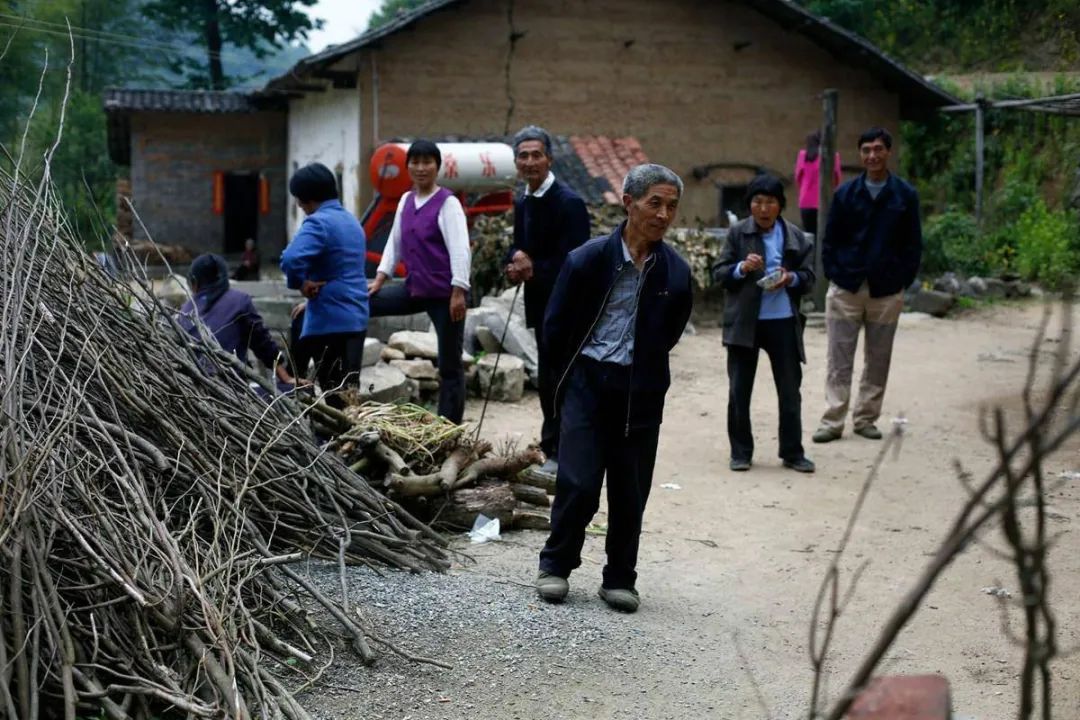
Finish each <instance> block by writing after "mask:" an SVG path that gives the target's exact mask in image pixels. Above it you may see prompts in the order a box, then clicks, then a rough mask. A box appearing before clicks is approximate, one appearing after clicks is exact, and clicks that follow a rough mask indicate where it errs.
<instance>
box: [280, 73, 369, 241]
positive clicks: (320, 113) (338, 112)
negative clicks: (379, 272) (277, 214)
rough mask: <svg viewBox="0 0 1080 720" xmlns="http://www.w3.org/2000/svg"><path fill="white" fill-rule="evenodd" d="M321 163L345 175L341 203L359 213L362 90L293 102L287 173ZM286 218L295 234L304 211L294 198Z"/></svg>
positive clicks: (316, 94)
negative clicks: (307, 165)
mask: <svg viewBox="0 0 1080 720" xmlns="http://www.w3.org/2000/svg"><path fill="white" fill-rule="evenodd" d="M311 162H321V163H322V164H323V165H325V166H326V167H328V168H330V170H331V171H333V172H335V173H340V175H341V184H342V188H341V204H342V205H344V206H345V208H346V209H347V210H348V211H349V212H351V213H353V214H354V215H357V216H359V214H360V208H358V207H357V202H358V198H359V195H360V186H359V182H358V181H359V177H360V168H359V163H360V93H359V91H358V90H356V89H342V90H335V89H329V90H326V91H325V92H309V93H307V94H305V95H304V97H301V98H295V99H293V100H291V101H290V102H289V154H288V168H287V172H286V175H287V177H290V178H291V177H292V174H293V172H294V171H295V170H296V168H299V167H302V166H304V165H306V164H308V163H311ZM290 203H291V205H292V207H291V208H290V210H289V212H288V213H287V214H286V217H285V227H286V232H287V234H288V237H290V238H291V237H292V236H293V235H294V234H295V233H296V230H297V228H299V227H300V223H301V222H302V221H303V219H304V214H303V212H302V211H301V210H299V209H298V208H297V207H296V203H295V201H294V200H291V199H290Z"/></svg>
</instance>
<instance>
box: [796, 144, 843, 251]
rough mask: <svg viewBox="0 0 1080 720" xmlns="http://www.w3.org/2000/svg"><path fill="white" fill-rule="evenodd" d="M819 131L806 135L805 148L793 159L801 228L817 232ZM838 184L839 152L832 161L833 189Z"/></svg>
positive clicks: (819, 159) (819, 158) (819, 184)
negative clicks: (796, 158) (797, 187)
mask: <svg viewBox="0 0 1080 720" xmlns="http://www.w3.org/2000/svg"><path fill="white" fill-rule="evenodd" d="M820 146H821V133H820V132H817V131H814V132H812V133H810V134H809V135H807V136H806V148H805V149H804V150H800V151H799V158H798V160H796V161H795V184H796V185H798V186H799V212H800V213H801V214H802V226H803V230H805V231H806V232H810V233H816V232H817V214H818V192H819V188H820V187H821V182H820V180H819V177H820V175H819V173H820V166H821V154H820V153H819V152H818V149H819V148H820ZM839 184H840V153H836V158H835V160H834V162H833V185H832V186H833V190H835V189H836V186H837V185H839Z"/></svg>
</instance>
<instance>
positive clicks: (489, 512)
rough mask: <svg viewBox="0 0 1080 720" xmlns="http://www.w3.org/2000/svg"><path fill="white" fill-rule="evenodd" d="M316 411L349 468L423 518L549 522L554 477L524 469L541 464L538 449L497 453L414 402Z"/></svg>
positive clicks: (537, 525)
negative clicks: (411, 403)
mask: <svg viewBox="0 0 1080 720" xmlns="http://www.w3.org/2000/svg"><path fill="white" fill-rule="evenodd" d="M313 410H314V412H315V413H317V414H318V416H319V417H318V420H317V423H318V424H319V426H320V427H321V428H322V430H323V432H327V433H329V434H331V435H333V436H334V440H333V441H332V442H331V443H330V448H331V449H332V450H333V451H334V452H336V453H337V454H338V455H340V456H341V457H342V459H343V460H344V461H345V462H346V464H348V466H349V468H350V469H351V470H352V471H354V472H356V473H359V474H360V475H361V476H363V477H365V478H367V480H368V482H369V483H371V484H372V485H373V486H374V487H376V488H378V489H379V490H380V491H382V492H385V493H387V494H388V495H389V496H390V497H391V498H393V499H394V500H395V501H397V502H399V503H400V504H401V505H402V506H403V507H405V508H406V509H408V510H409V511H410V512H412V513H413V514H414V515H416V516H417V517H419V518H421V519H424V520H428V521H430V522H432V523H435V524H437V525H439V526H446V527H448V528H452V529H460V528H466V527H470V526H472V524H473V521H474V520H475V519H476V517H477V515H480V514H483V515H485V516H487V517H488V518H498V519H499V522H500V525H501V526H502V527H504V528H507V527H509V528H530V529H547V528H549V527H550V524H551V520H550V515H549V511H548V508H549V507H550V505H551V498H550V497H549V493H551V494H554V492H555V483H554V479H553V478H546V477H543V476H539V475H537V474H536V473H529V472H526V470H527V469H528V468H530V467H531V466H533V465H537V464H540V463H543V462H544V455H543V453H542V452H540V450H539V449H538V448H535V447H528V448H526V449H524V450H521V451H518V450H517V449H516V448H515V447H514V446H513V445H512V444H509V443H507V444H505V445H504V446H503V447H501V448H499V450H498V451H496V450H495V449H494V448H493V447H492V445H491V443H489V442H487V441H483V440H480V441H478V440H476V439H474V438H472V437H470V436H469V434H468V428H467V427H466V426H462V425H455V424H454V423H451V422H449V421H447V420H445V419H443V418H440V417H437V416H436V415H434V414H432V413H431V412H429V411H427V410H425V409H424V408H422V407H419V406H416V405H408V404H401V405H399V404H383V403H376V402H365V403H360V404H355V405H349V406H348V407H346V408H345V409H344V410H343V411H338V410H334V409H332V408H329V407H327V406H325V405H322V404H319V405H317V406H313Z"/></svg>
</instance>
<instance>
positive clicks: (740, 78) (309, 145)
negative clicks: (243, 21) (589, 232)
mask: <svg viewBox="0 0 1080 720" xmlns="http://www.w3.org/2000/svg"><path fill="white" fill-rule="evenodd" d="M830 87H831V88H837V89H838V90H839V92H840V107H839V137H838V140H839V146H840V149H841V153H842V154H843V156H844V159H845V165H848V164H851V163H854V161H855V152H854V146H855V140H856V138H857V136H858V133H859V132H860V131H861V130H862V129H864V128H866V127H868V126H870V125H884V126H886V127H890V128H896V127H897V125H898V123H899V122H900V121H901V120H907V119H918V118H921V117H924V116H926V115H928V114H931V113H933V112H934V111H935V110H936V108H938V107H941V106H944V105H948V104H953V103H955V102H957V101H956V99H955V98H953V97H952V96H950V95H949V94H948V93H946V92H945V91H943V90H941V89H940V88H938V87H936V86H935V85H933V84H932V83H930V82H928V81H927V80H925V79H924V78H922V77H921V76H919V75H917V74H915V73H913V72H912V71H910V70H908V69H907V68H905V67H903V66H902V65H900V64H898V63H896V62H895V61H893V60H891V59H890V58H888V57H887V56H885V55H884V54H882V53H881V52H880V51H879V50H877V49H876V48H875V47H874V46H872V45H871V44H869V43H868V42H867V41H865V40H863V39H862V38H860V37H858V36H856V35H853V34H851V33H849V32H847V31H845V30H843V29H841V28H839V27H837V26H836V25H834V24H832V23H830V22H829V21H827V20H825V19H823V18H820V17H818V16H815V15H813V14H812V13H809V12H807V11H806V10H804V9H802V8H801V7H799V6H797V5H795V4H794V3H792V2H790V0H715V1H713V2H700V1H698V0H668V1H667V2H655V1H654V0H617V1H616V0H588V1H587V2H586V1H579V2H574V1H573V0H559V1H557V2H541V1H540V0H430V1H429V2H427V3H425V4H424V5H422V6H420V7H419V8H417V9H416V10H414V11H412V12H409V13H406V14H403V15H401V16H400V17H399V18H397V19H396V20H395V21H394V22H392V23H390V24H388V25H385V26H383V27H380V28H378V29H376V30H373V31H370V32H367V33H365V34H363V35H361V36H359V37H358V38H356V39H355V40H352V41H350V42H347V43H344V44H342V45H338V46H333V47H331V48H328V49H327V50H325V51H323V52H321V53H318V54H315V55H312V56H310V57H308V58H305V59H304V60H302V61H300V62H299V63H297V64H296V65H295V66H294V67H293V68H292V69H291V70H290V71H289V72H288V73H286V74H284V75H282V76H281V77H279V78H276V79H275V80H273V81H271V82H270V83H269V84H268V85H267V87H266V88H265V89H264V90H263V91H261V92H260V93H257V94H255V95H253V96H248V97H250V98H255V99H258V98H261V100H260V101H261V102H266V101H267V98H270V97H272V96H273V95H274V94H276V96H277V97H278V99H279V100H278V101H279V102H281V103H283V104H284V105H285V106H287V122H286V121H285V113H284V112H282V111H281V110H278V109H274V110H273V111H272V112H271V113H269V114H267V113H266V112H265V111H262V112H261V113H256V114H255V115H254V116H253V115H252V114H251V113H248V114H246V115H242V114H234V115H233V117H229V115H228V114H227V113H226V114H218V115H214V116H212V117H210V116H207V117H203V118H201V119H200V120H199V121H198V122H196V121H194V119H193V118H192V117H191V116H190V115H189V116H184V117H180V114H179V113H175V115H176V117H175V118H171V119H166V118H165V117H164V116H161V115H159V116H157V118H158V122H159V123H161V124H162V125H165V126H167V127H168V128H169V130H168V132H166V131H165V130H162V129H155V128H153V127H152V126H151V125H152V123H151V119H152V118H151V116H150V115H149V114H146V113H142V114H140V113H136V112H133V113H132V114H131V127H132V134H131V143H130V147H131V150H130V153H131V163H132V185H133V193H134V195H135V197H136V199H137V201H138V202H137V204H138V205H140V206H141V207H144V208H147V204H148V203H149V200H148V197H149V196H148V194H147V193H148V192H149V191H148V189H147V187H146V186H145V185H144V184H143V183H144V182H146V179H145V178H144V177H143V176H144V175H145V173H146V172H149V168H151V167H157V165H156V163H158V162H159V161H160V162H163V163H167V162H168V160H167V158H166V157H165V153H166V152H168V148H167V147H166V145H164V144H162V143H164V142H166V141H167V142H172V143H174V145H172V146H171V147H172V148H173V149H174V150H175V151H176V153H177V155H176V158H175V159H177V160H179V159H181V158H182V157H183V156H185V155H186V156H188V157H190V156H192V155H199V156H215V155H216V154H217V153H218V152H219V150H225V149H226V148H225V146H227V145H229V144H230V143H232V142H233V139H236V136H235V135H227V132H228V131H229V130H228V129H229V128H231V127H233V126H232V125H230V123H232V122H236V123H237V125H238V126H239V127H244V126H246V125H250V124H251V122H252V121H253V120H254V117H259V116H260V115H267V117H266V118H264V119H263V120H260V121H259V122H258V123H257V125H258V126H259V128H260V130H259V132H258V133H257V134H258V135H259V136H260V137H265V138H267V139H268V140H267V141H268V142H269V138H270V137H271V136H277V137H281V138H282V139H281V141H280V142H281V147H280V148H279V150H278V155H277V156H276V157H277V158H278V159H279V160H280V163H279V164H278V166H277V169H276V171H275V172H276V174H274V173H271V172H267V177H268V178H272V179H273V182H277V179H279V178H281V177H282V175H284V174H287V173H290V172H291V171H292V169H294V168H296V167H299V166H300V165H302V164H304V163H307V162H311V161H316V160H317V161H320V162H323V163H324V164H326V165H327V166H328V167H330V168H332V169H334V170H335V171H336V172H337V174H338V176H339V178H340V184H341V187H342V200H343V202H344V204H345V205H346V207H348V208H349V209H350V210H352V211H353V212H355V213H356V214H357V215H359V214H361V213H362V211H363V209H364V208H365V207H366V205H367V204H368V202H370V200H371V196H372V189H371V186H370V182H369V179H368V172H367V163H368V160H369V158H370V157H371V155H372V153H373V152H374V150H375V148H376V147H378V146H379V145H380V144H382V142H384V141H385V140H387V139H390V138H402V137H418V136H428V137H447V136H466V137H492V136H506V135H508V134H511V133H512V132H513V131H514V130H516V129H517V128H519V127H521V126H522V125H525V124H528V123H536V124H540V125H543V126H545V127H546V128H547V129H548V130H549V131H551V132H552V133H554V134H556V135H561V136H567V137H573V136H587V137H633V138H636V139H637V141H639V142H640V146H641V148H642V149H643V150H644V153H645V154H647V156H648V157H649V158H650V159H651V160H653V161H654V162H660V163H663V164H666V165H669V166H670V167H672V168H673V169H674V170H676V171H677V172H678V173H680V175H682V177H683V178H684V180H685V181H686V184H687V188H686V193H685V196H684V199H683V203H682V217H681V221H682V222H684V223H691V222H693V221H694V220H695V219H701V220H703V221H705V222H707V223H712V222H714V221H715V220H716V219H717V217H718V216H720V215H721V209H722V208H725V207H731V206H732V205H737V204H738V200H739V198H740V197H741V193H742V189H743V188H744V187H745V185H746V183H747V182H748V181H749V179H750V178H751V177H752V176H753V175H754V174H755V173H756V172H757V171H759V170H762V169H764V170H769V171H772V172H775V173H777V174H779V175H781V176H782V177H786V178H788V179H790V177H791V174H792V166H793V165H794V159H795V155H796V153H797V151H798V149H799V148H800V147H801V146H802V145H803V142H804V138H805V136H806V134H807V133H808V132H810V131H811V130H812V129H814V128H816V127H817V126H818V125H819V124H820V121H821V99H820V97H821V92H822V90H823V89H825V88H830ZM252 102H254V100H252ZM140 112H141V111H140ZM217 127H220V128H221V130H220V133H221V137H220V138H219V137H216V136H214V134H215V133H217V132H219V131H217V130H214V129H213V128H217ZM135 128H138V130H136V129H135ZM155 134H157V135H159V136H161V137H160V138H159V140H153V138H154V137H155ZM242 134H243V135H244V136H245V137H244V138H242V139H245V140H252V139H253V138H252V137H251V133H242ZM166 135H167V136H168V138H169V139H168V140H167V139H166V137H165V136H166ZM155 142H156V143H157V144H156V145H155V144H154V143H155ZM140 143H141V144H140ZM147 143H149V144H147ZM196 147H201V148H202V149H201V150H195V148H196ZM148 148H149V149H148ZM155 148H156V150H155V152H156V155H155V157H156V159H155V160H153V161H151V160H150V159H140V156H141V155H144V154H146V153H148V152H150V149H155ZM899 150H900V151H901V152H902V148H900V149H899ZM265 157H267V158H269V157H270V156H269V155H266V156H265ZM140 164H141V166H142V167H143V168H145V170H144V171H138V172H137V168H138V167H139V166H140ZM266 167H268V166H266ZM206 168H207V169H208V168H209V166H206ZM155 172H156V171H155ZM159 177H160V176H159ZM199 182H201V183H203V186H206V185H207V183H206V181H205V177H201V179H200V180H199ZM272 184H273V183H272ZM200 187H202V186H200ZM274 187H276V186H274ZM282 188H283V186H282ZM282 192H283V190H282ZM179 193H180V190H179V189H176V190H170V191H169V194H170V195H171V196H173V197H175V196H176V194H179ZM196 194H200V195H205V192H204V190H202V189H200V190H199V191H198V193H196ZM270 194H271V197H272V206H273V209H272V212H273V213H279V214H282V217H281V220H283V222H282V224H281V225H280V226H279V228H280V229H279V230H277V231H276V233H277V235H275V240H274V242H273V243H271V245H272V246H273V247H278V246H280V245H281V244H282V243H283V242H284V239H285V237H287V236H288V235H290V234H291V233H292V232H293V231H294V229H295V227H296V226H297V225H298V223H299V222H300V220H301V218H300V217H299V214H298V213H297V211H296V210H295V209H294V208H293V207H292V205H291V204H289V203H286V202H283V201H282V202H279V200H278V198H281V197H282V195H280V194H278V192H276V191H275V190H274V189H273V187H271V193H270ZM792 197H793V194H792ZM199 202H200V203H201V205H200V208H205V207H206V205H207V203H206V198H205V197H201V198H200V201H199ZM792 205H794V202H793V203H792ZM158 207H159V206H155V208H154V210H155V212H157V210H158ZM147 210H148V208H147ZM792 210H793V214H792V217H795V216H796V214H795V212H794V208H792ZM162 211H164V208H162ZM144 219H146V218H145V216H144ZM151 219H152V220H153V221H154V223H155V224H156V225H158V226H159V227H162V226H169V225H171V223H172V222H173V221H172V220H171V219H170V220H168V222H160V221H159V219H158V218H157V217H156V216H155V217H153V218H151ZM189 220H190V219H189ZM268 220H269V218H268ZM262 224H265V223H262ZM262 224H260V228H261V227H262ZM163 232H165V234H166V235H168V236H171V235H172V232H171V230H169V231H163ZM206 237H216V236H214V235H207V236H206ZM260 237H261V236H260ZM159 239H162V240H163V241H168V240H167V239H164V238H159Z"/></svg>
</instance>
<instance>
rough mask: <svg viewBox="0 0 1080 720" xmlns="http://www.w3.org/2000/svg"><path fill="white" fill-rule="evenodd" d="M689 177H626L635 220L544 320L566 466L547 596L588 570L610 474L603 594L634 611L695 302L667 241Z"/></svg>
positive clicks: (590, 260) (576, 270)
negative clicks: (586, 551)
mask: <svg viewBox="0 0 1080 720" xmlns="http://www.w3.org/2000/svg"><path fill="white" fill-rule="evenodd" d="M682 187H683V184H682V180H681V179H680V178H679V176H678V175H676V174H675V173H674V172H672V171H671V170H669V169H668V168H666V167H663V166H662V165H639V166H637V167H635V168H633V169H632V170H631V171H630V172H629V173H628V174H627V176H626V179H625V180H624V181H623V196H622V199H623V206H624V207H625V208H626V213H627V219H626V221H625V222H624V223H623V224H622V225H620V226H619V227H618V228H616V230H615V231H614V232H613V233H611V235H609V236H607V237H600V238H596V239H594V240H590V241H589V242H587V243H585V244H584V245H582V246H581V247H579V248H577V249H576V250H573V251H572V252H571V253H570V254H569V256H568V257H567V259H566V262H565V263H564V265H563V268H562V270H561V271H560V272H559V276H558V279H557V280H556V283H555V288H554V291H553V292H552V295H551V299H550V300H549V302H548V308H547V314H546V316H545V319H544V334H545V337H546V338H547V340H548V344H549V347H548V353H549V356H550V358H551V360H552V363H553V368H554V369H555V371H556V373H557V377H558V378H559V379H558V382H557V385H556V391H555V403H556V407H557V408H558V410H559V416H560V437H559V469H558V479H557V482H556V489H555V502H554V505H553V507H552V510H551V535H550V537H549V538H548V540H547V543H546V544H545V545H544V549H543V550H542V551H541V553H540V573H539V576H538V577H537V579H536V589H537V592H538V593H539V594H540V597H542V598H543V599H544V600H547V601H548V602H561V601H562V600H564V599H565V598H566V595H567V593H568V592H569V589H570V585H569V583H568V581H567V578H568V577H569V576H570V572H571V571H572V570H574V569H575V568H577V567H578V566H579V565H581V548H582V546H583V544H584V542H585V528H586V527H587V526H588V524H589V521H590V520H591V519H592V517H593V515H594V514H595V513H596V510H597V509H598V508H599V504H600V490H601V487H602V486H603V483H604V476H605V474H606V475H607V487H608V532H607V543H606V550H607V565H606V566H605V567H604V575H603V583H602V585H601V587H600V597H601V598H603V600H604V601H605V602H606V603H607V604H608V605H610V606H611V607H613V608H615V609H616V610H621V611H623V612H634V611H635V610H637V608H638V604H639V598H638V592H637V589H636V587H635V583H636V580H637V572H636V571H635V566H636V565H637V555H638V541H639V537H640V534H641V518H642V514H643V513H644V511H645V502H646V500H648V497H649V489H650V487H651V485H652V474H653V466H654V463H655V461H656V446H657V441H658V439H659V435H660V423H661V420H662V419H663V409H664V396H665V394H666V393H667V389H668V385H669V384H670V383H671V372H670V369H669V366H668V354H669V353H670V352H671V350H672V348H674V347H675V344H676V343H677V342H678V341H679V338H680V337H682V332H683V329H684V328H685V327H686V323H687V321H688V320H689V318H690V308H691V303H692V295H691V283H690V266H689V265H688V264H687V263H686V261H685V260H683V259H682V258H681V257H679V255H678V254H677V253H676V252H675V251H674V250H672V249H671V247H670V246H669V245H667V244H665V243H664V242H663V237H664V233H665V232H666V231H667V229H668V227H669V226H670V225H671V223H672V222H673V221H674V219H675V213H676V211H677V209H678V203H679V197H680V196H681V195H682Z"/></svg>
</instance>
